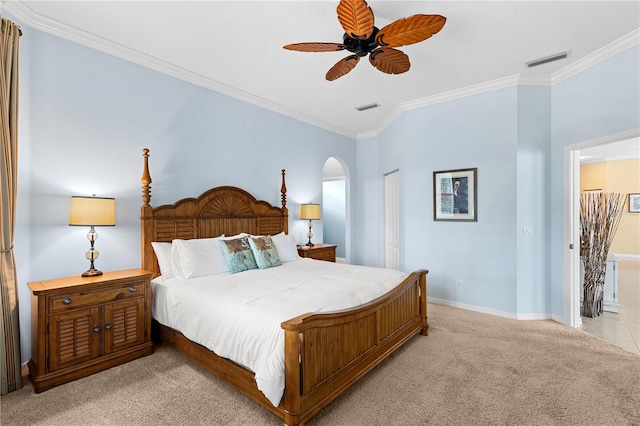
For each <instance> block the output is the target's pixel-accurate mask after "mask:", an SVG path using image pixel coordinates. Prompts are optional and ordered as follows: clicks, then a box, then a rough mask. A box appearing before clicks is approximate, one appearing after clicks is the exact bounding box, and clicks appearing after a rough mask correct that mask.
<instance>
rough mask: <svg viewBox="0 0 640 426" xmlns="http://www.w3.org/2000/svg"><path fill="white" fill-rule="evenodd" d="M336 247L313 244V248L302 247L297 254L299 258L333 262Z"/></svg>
mask: <svg viewBox="0 0 640 426" xmlns="http://www.w3.org/2000/svg"><path fill="white" fill-rule="evenodd" d="M336 247H337V246H336V245H335V244H315V245H314V246H313V247H309V246H302V247H301V248H298V254H299V255H300V257H307V258H311V259H316V260H326V261H327V262H335V261H336Z"/></svg>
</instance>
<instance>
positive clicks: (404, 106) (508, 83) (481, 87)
mask: <svg viewBox="0 0 640 426" xmlns="http://www.w3.org/2000/svg"><path fill="white" fill-rule="evenodd" d="M519 78H520V77H519V75H517V74H516V75H512V76H508V77H503V78H498V79H496V80H491V81H487V82H484V83H480V84H474V85H471V86H467V87H462V88H460V89H455V90H450V91H448V92H443V93H438V94H437V95H433V96H427V97H425V98H420V99H416V100H412V101H407V102H403V103H401V104H400V105H398V106H397V107H396V108H395V109H394V110H393V111H391V114H389V115H388V116H387V118H386V119H385V120H383V121H382V123H380V126H378V128H377V129H375V130H374V131H371V132H366V133H358V137H357V139H364V138H365V137H373V136H378V135H380V134H381V133H382V132H383V131H384V130H385V129H386V128H387V127H389V126H390V125H391V123H393V122H394V121H395V120H396V119H398V117H400V116H401V115H402V113H403V112H405V111H411V110H413V109H418V108H423V107H426V106H430V105H435V104H439V103H442V102H447V101H452V100H455V99H461V98H466V97H467V96H473V95H479V94H481V93H486V92H491V91H494V90H499V89H504V88H506V87H512V86H516V85H518V81H519Z"/></svg>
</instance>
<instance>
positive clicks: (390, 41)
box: [376, 15, 447, 47]
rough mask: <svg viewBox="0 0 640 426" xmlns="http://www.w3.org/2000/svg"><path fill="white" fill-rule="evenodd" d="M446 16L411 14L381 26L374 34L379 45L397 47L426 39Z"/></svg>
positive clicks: (443, 21)
mask: <svg viewBox="0 0 640 426" xmlns="http://www.w3.org/2000/svg"><path fill="white" fill-rule="evenodd" d="M445 22H447V18H445V17H444V16H440V15H412V16H409V17H408V18H402V19H398V20H397V21H395V22H392V23H390V24H389V25H387V26H385V27H384V28H382V29H381V30H380V31H379V32H378V35H377V36H376V41H377V42H378V44H379V45H380V47H399V46H406V45H408V44H413V43H418V42H420V41H423V40H426V39H428V38H429V37H431V36H432V35H434V34H435V33H437V32H438V31H440V30H441V29H442V27H444V24H445Z"/></svg>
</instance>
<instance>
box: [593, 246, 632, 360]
mask: <svg viewBox="0 0 640 426" xmlns="http://www.w3.org/2000/svg"><path fill="white" fill-rule="evenodd" d="M618 303H619V304H620V312H618V313H617V314H616V313H613V312H606V311H605V312H604V314H603V315H601V316H599V317H597V318H586V317H582V330H584V331H586V332H587V333H589V334H592V335H594V336H596V337H599V338H601V339H603V340H606V341H607V342H611V343H613V344H614V345H617V346H620V347H621V348H624V349H627V350H630V351H631V352H634V353H637V354H640V259H629V258H620V261H619V262H618Z"/></svg>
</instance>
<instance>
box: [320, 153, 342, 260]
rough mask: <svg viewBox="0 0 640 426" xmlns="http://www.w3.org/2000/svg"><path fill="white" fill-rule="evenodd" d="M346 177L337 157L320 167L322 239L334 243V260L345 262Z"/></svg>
mask: <svg viewBox="0 0 640 426" xmlns="http://www.w3.org/2000/svg"><path fill="white" fill-rule="evenodd" d="M346 218H347V178H346V173H345V169H344V167H343V166H342V164H341V163H340V161H339V160H338V159H337V158H334V157H329V158H328V159H327V161H326V162H325V163H324V167H323V168H322V229H323V241H324V242H325V243H326V244H335V245H336V246H337V247H336V262H346V257H347V256H346V253H347V238H346V235H347V234H346V229H347V223H346V222H347V221H346Z"/></svg>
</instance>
